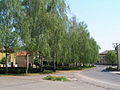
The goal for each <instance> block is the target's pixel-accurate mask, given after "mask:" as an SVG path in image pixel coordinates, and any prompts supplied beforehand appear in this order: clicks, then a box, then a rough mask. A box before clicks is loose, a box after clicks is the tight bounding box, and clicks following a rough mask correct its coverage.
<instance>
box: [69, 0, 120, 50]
mask: <svg viewBox="0 0 120 90" xmlns="http://www.w3.org/2000/svg"><path fill="white" fill-rule="evenodd" d="M67 1H68V2H67V3H68V4H69V6H70V9H71V15H76V16H77V19H78V21H84V22H85V23H87V25H88V30H89V32H90V34H91V36H92V37H93V38H94V39H95V40H96V41H97V43H98V45H100V47H101V50H100V52H102V51H104V50H109V49H114V48H113V45H112V43H120V0H67Z"/></svg>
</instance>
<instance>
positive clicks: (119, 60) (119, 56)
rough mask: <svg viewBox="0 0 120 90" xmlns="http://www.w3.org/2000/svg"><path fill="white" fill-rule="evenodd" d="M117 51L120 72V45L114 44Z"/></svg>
mask: <svg viewBox="0 0 120 90" xmlns="http://www.w3.org/2000/svg"><path fill="white" fill-rule="evenodd" d="M113 45H114V48H115V51H116V52H117V69H118V70H120V44H118V43H113Z"/></svg>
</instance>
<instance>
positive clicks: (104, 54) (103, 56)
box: [99, 50, 117, 64]
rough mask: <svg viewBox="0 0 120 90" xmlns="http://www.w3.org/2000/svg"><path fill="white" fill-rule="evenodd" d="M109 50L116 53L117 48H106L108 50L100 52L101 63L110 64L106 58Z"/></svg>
mask: <svg viewBox="0 0 120 90" xmlns="http://www.w3.org/2000/svg"><path fill="white" fill-rule="evenodd" d="M108 51H112V52H114V53H117V52H116V51H115V50H106V51H104V52H101V53H100V54H99V56H100V59H99V64H108V63H107V61H106V60H105V56H106V54H107V53H108Z"/></svg>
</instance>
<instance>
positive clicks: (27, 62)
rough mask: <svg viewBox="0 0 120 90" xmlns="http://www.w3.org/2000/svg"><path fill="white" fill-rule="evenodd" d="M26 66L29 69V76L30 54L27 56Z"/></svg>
mask: <svg viewBox="0 0 120 90" xmlns="http://www.w3.org/2000/svg"><path fill="white" fill-rule="evenodd" d="M26 65H27V68H26V74H27V73H28V69H29V54H27V61H26Z"/></svg>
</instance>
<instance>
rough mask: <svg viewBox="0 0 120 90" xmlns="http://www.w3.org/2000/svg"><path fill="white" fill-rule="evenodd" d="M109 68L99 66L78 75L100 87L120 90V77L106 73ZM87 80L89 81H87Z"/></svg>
mask: <svg viewBox="0 0 120 90" xmlns="http://www.w3.org/2000/svg"><path fill="white" fill-rule="evenodd" d="M106 67H107V66H103V65H101V66H100V65H99V66H97V67H96V68H92V69H89V70H85V71H82V72H80V73H79V74H78V75H79V76H81V77H82V78H84V79H85V81H88V82H91V84H95V85H98V86H100V87H106V88H109V89H110V88H111V89H117V90H120V75H118V74H113V73H110V72H106V71H104V69H105V68H106ZM86 79H87V80H86Z"/></svg>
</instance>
